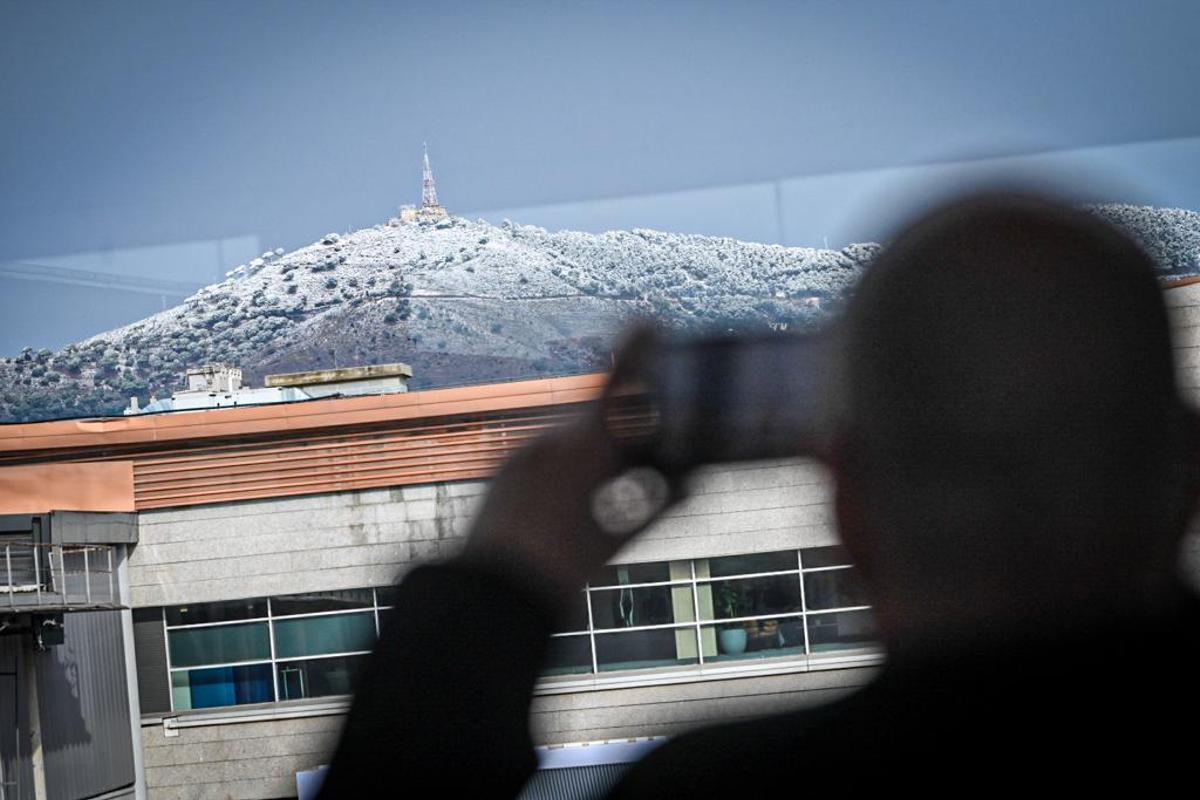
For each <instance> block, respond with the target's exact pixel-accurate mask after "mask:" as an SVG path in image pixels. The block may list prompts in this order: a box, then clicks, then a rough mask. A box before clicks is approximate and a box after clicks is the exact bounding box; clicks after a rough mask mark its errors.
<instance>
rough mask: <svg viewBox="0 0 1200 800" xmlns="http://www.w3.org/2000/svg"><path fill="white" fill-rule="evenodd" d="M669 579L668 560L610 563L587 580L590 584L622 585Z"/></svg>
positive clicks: (669, 568)
mask: <svg viewBox="0 0 1200 800" xmlns="http://www.w3.org/2000/svg"><path fill="white" fill-rule="evenodd" d="M669 580H671V565H670V562H668V561H654V562H651V563H649V564H612V565H609V566H607V567H605V568H604V569H602V570H600V571H599V572H597V573H596V576H595V577H594V578H593V579H592V580H591V581H589V583H591V585H592V586H624V585H625V584H628V583H656V582H658V581H669Z"/></svg>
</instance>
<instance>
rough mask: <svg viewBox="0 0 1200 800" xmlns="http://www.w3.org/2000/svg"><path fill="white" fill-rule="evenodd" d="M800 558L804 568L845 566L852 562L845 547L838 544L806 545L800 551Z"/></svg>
mask: <svg viewBox="0 0 1200 800" xmlns="http://www.w3.org/2000/svg"><path fill="white" fill-rule="evenodd" d="M800 560H801V562H803V564H804V568H805V569H814V568H816V567H845V566H849V565H850V564H852V563H854V562H852V561H851V560H850V554H849V553H847V552H846V548H844V547H842V546H841V545H838V544H833V545H829V546H828V547H806V548H804V549H803V550H801V551H800Z"/></svg>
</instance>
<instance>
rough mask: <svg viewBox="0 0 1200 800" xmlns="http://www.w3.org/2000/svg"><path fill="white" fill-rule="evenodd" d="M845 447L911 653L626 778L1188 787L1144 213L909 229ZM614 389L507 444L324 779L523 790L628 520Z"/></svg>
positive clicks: (1187, 718) (857, 517)
mask: <svg viewBox="0 0 1200 800" xmlns="http://www.w3.org/2000/svg"><path fill="white" fill-rule="evenodd" d="M840 328H841V329H840V340H841V350H840V352H841V358H840V359H839V363H840V364H841V370H840V373H841V379H840V381H839V382H838V387H837V389H836V391H835V395H834V397H833V399H834V401H835V402H833V403H832V404H831V405H832V407H834V408H836V409H838V414H837V417H836V419H834V420H833V421H832V423H831V437H830V441H831V444H830V447H829V450H828V452H827V453H825V454H824V457H825V458H826V460H827V461H828V462H829V463H830V465H831V467H832V469H833V471H834V475H835V478H836V485H837V503H836V505H837V520H838V526H839V530H840V533H841V536H842V538H843V541H844V543H845V545H846V547H847V548H848V549H849V550H850V552H851V554H852V556H853V557H854V561H855V563H856V564H857V565H858V568H859V569H860V571H861V573H862V576H863V578H864V581H865V582H866V584H867V586H868V588H869V590H870V591H871V593H872V597H873V600H874V607H875V613H876V618H877V622H878V628H879V631H880V635H881V638H882V640H883V644H884V645H885V647H886V650H887V660H886V664H885V666H884V667H883V669H882V670H881V672H880V675H879V677H878V678H877V679H876V680H875V681H873V682H872V683H871V684H870V685H869V686H868V687H866V688H865V689H863V690H861V691H859V692H857V693H856V694H854V695H851V696H850V697H847V698H846V699H844V700H841V701H839V702H836V703H833V704H830V705H828V706H825V707H822V708H819V709H814V710H810V711H802V712H794V713H787V714H781V715H778V716H773V717H767V718H762V719H758V720H753V721H750V722H743V723H737V724H733V725H725V726H719V727H715V728H711V729H707V730H703V731H698V732H695V733H692V734H688V735H684V736H680V737H677V738H676V739H674V740H672V741H671V742H669V743H667V744H666V745H664V746H662V747H661V748H659V749H658V750H656V751H655V752H654V753H652V754H651V755H650V756H649V757H648V758H647V759H645V760H644V761H642V762H641V763H639V764H638V765H636V766H635V767H634V768H633V769H632V770H631V771H630V773H629V774H628V775H627V776H626V778H625V780H624V781H623V782H622V784H621V785H620V786H619V787H618V788H617V790H616V792H615V796H617V797H696V796H714V797H715V796H719V797H731V796H756V795H767V794H769V793H774V792H776V791H780V790H785V791H788V792H791V793H796V792H805V791H846V790H854V789H871V790H886V791H895V790H897V789H900V788H904V789H906V790H912V789H914V788H915V789H918V790H922V791H926V790H933V791H935V792H939V793H944V792H946V791H947V790H951V791H954V792H956V793H963V792H972V793H975V792H979V791H981V790H988V789H996V788H1003V789H1006V790H1010V791H1011V790H1016V791H1033V790H1036V789H1043V788H1047V787H1063V788H1066V787H1071V788H1098V787H1101V786H1104V787H1111V786H1114V785H1116V783H1117V782H1118V781H1121V780H1127V779H1129V780H1133V781H1136V785H1137V786H1139V788H1141V789H1142V790H1143V791H1144V790H1146V789H1149V790H1151V791H1155V790H1168V789H1171V788H1174V786H1173V784H1170V783H1167V782H1166V781H1168V780H1169V779H1170V778H1172V777H1174V778H1178V777H1181V776H1184V775H1185V774H1186V773H1187V767H1188V761H1187V760H1186V758H1187V757H1188V756H1190V750H1191V747H1190V736H1189V735H1188V734H1187V733H1186V732H1185V731H1186V730H1187V728H1188V727H1189V726H1190V725H1191V724H1192V720H1193V719H1195V716H1194V715H1195V713H1196V712H1197V711H1200V708H1198V704H1197V702H1196V692H1195V691H1194V690H1193V688H1192V683H1193V681H1194V680H1195V673H1196V666H1197V662H1196V655H1197V650H1198V642H1200V612H1198V611H1197V607H1196V601H1195V600H1194V599H1193V597H1192V595H1191V594H1190V593H1189V592H1187V591H1186V590H1185V589H1184V588H1183V585H1182V583H1181V581H1180V578H1179V575H1178V568H1177V564H1178V549H1179V544H1180V540H1181V537H1182V535H1183V532H1184V529H1185V526H1186V524H1187V520H1188V516H1189V513H1190V511H1191V510H1192V508H1193V506H1194V502H1195V498H1196V496H1197V483H1198V481H1197V474H1198V470H1197V458H1196V454H1197V438H1198V437H1197V423H1196V419H1195V417H1194V415H1193V413H1192V412H1191V411H1190V410H1189V409H1188V408H1187V407H1186V406H1185V405H1184V403H1183V401H1182V400H1181V399H1180V397H1179V393H1178V390H1177V387H1176V383H1175V377H1174V368H1173V364H1172V357H1171V350H1170V343H1169V339H1168V331H1167V321H1166V314H1165V310H1164V307H1163V302H1162V298H1161V296H1160V290H1159V288H1158V285H1157V282H1156V280H1155V277H1154V272H1153V269H1152V265H1151V264H1150V262H1149V260H1148V258H1147V257H1146V256H1145V254H1144V253H1143V252H1142V251H1141V250H1140V249H1139V248H1138V247H1137V246H1136V245H1135V244H1133V243H1132V242H1131V241H1130V240H1129V239H1128V238H1127V237H1126V236H1124V235H1123V234H1121V233H1118V232H1117V231H1115V230H1113V229H1111V228H1109V227H1108V226H1106V225H1105V224H1103V223H1101V222H1099V221H1097V220H1095V219H1093V218H1091V217H1089V216H1087V215H1085V214H1082V213H1080V212H1077V211H1074V210H1071V209H1069V208H1066V207H1063V206H1060V205H1057V204H1054V203H1051V202H1047V201H1043V200H1039V199H1035V198H1030V197H1022V196H1012V195H980V196H976V197H972V198H968V199H966V200H963V201H960V202H958V203H955V204H952V205H949V206H946V207H943V208H941V209H939V210H936V211H934V212H932V213H930V214H928V215H927V216H926V217H924V218H923V219H921V220H920V221H918V222H917V223H915V224H914V225H913V226H911V227H910V228H908V229H907V230H905V231H904V232H902V233H901V234H900V235H899V236H898V237H896V238H895V239H894V241H893V242H892V244H891V245H890V246H889V247H888V248H887V249H886V251H885V252H884V253H883V255H882V256H881V257H880V258H879V259H878V261H877V262H876V263H875V264H874V265H873V266H872V267H871V269H870V270H869V271H868V274H867V275H866V276H865V277H864V279H863V280H862V282H861V284H860V285H859V287H858V288H857V291H856V293H855V296H854V298H853V300H852V302H851V303H850V306H849V308H848V310H847V313H846V315H845V318H844V319H843V320H842V321H841V325H840ZM619 371H620V367H618V372H619ZM600 420H601V417H600V415H599V413H595V414H592V415H591V416H589V417H588V418H587V419H585V420H584V421H582V422H580V423H579V424H577V425H574V426H572V427H570V428H569V429H566V430H563V431H561V432H558V433H556V434H554V435H552V436H549V437H547V438H545V439H543V440H542V441H540V442H539V443H538V444H536V445H535V446H534V447H533V448H531V449H530V450H528V451H526V452H524V453H523V454H521V455H520V456H518V457H517V458H516V459H514V460H513V462H512V463H511V464H510V465H509V466H508V467H507V468H506V469H505V470H503V471H502V472H501V474H500V475H499V476H498V477H497V479H496V481H495V483H494V484H493V487H492V490H491V493H490V494H489V497H488V499H487V501H486V503H485V506H484V508H483V509H482V511H481V514H480V517H479V520H478V522H477V524H476V528H475V530H474V532H473V533H472V535H471V537H470V540H469V542H468V544H467V547H466V550H465V552H464V553H463V555H462V556H460V557H459V558H458V559H456V560H454V561H452V562H450V563H448V564H445V565H441V566H430V567H423V568H420V569H418V570H415V571H414V572H413V573H412V574H411V575H410V576H409V577H408V578H407V579H406V580H405V581H404V582H403V583H402V585H401V589H400V598H399V599H398V600H397V603H396V605H397V608H398V613H397V614H396V615H395V619H393V620H391V622H390V623H389V624H388V626H387V627H386V629H385V631H384V634H383V637H382V639H381V641H380V644H379V648H378V651H377V654H376V657H375V658H374V659H373V661H372V663H371V665H370V667H369V668H368V670H367V672H366V675H365V676H364V679H363V682H362V684H361V686H360V689H359V694H358V697H357V699H356V702H355V707H354V710H353V711H352V713H351V716H350V719H349V722H348V726H347V730H346V733H345V736H344V738H343V741H342V744H341V747H340V749H339V752H338V756H337V759H336V760H335V762H334V766H333V770H332V772H331V776H330V779H329V782H328V784H327V791H328V793H329V794H330V795H331V796H332V795H337V796H368V795H370V794H371V793H372V792H384V791H388V792H391V791H394V790H395V789H396V788H397V787H399V786H402V785H406V784H408V782H409V781H411V780H416V779H418V776H419V779H420V780H423V781H431V783H429V784H428V785H429V786H430V787H432V788H431V789H430V790H429V792H428V793H429V794H432V795H437V794H446V795H453V794H468V795H471V796H499V797H503V796H511V795H513V794H514V793H516V792H517V791H518V790H519V787H520V786H521V785H522V783H523V781H524V780H525V779H527V777H528V776H529V774H530V773H531V772H532V770H533V768H534V766H535V761H534V757H533V754H532V748H531V743H530V739H529V732H528V712H529V704H530V698H531V693H532V688H533V683H534V680H535V679H536V676H537V674H538V671H539V668H540V664H541V659H542V656H543V654H544V652H545V641H546V637H547V635H548V633H549V631H550V630H551V626H552V624H553V620H554V619H555V617H556V615H557V613H558V611H559V609H561V608H564V607H565V605H566V601H567V598H570V597H573V596H576V593H577V592H578V591H579V590H580V589H581V588H582V586H583V585H584V582H585V581H586V579H587V577H588V576H589V575H590V574H592V573H593V572H594V571H595V569H596V568H597V567H598V566H599V565H600V564H602V563H603V562H604V561H605V560H606V559H608V558H610V557H611V556H612V555H613V554H614V552H615V551H616V549H617V548H618V547H619V545H620V542H617V541H615V540H614V539H613V537H611V536H608V535H605V534H603V533H601V532H600V530H599V529H598V528H597V526H596V524H595V522H594V521H593V520H592V518H591V514H590V512H589V505H590V498H591V496H592V494H593V492H594V491H595V490H596V489H597V487H599V486H600V485H602V484H603V483H604V482H605V481H606V480H608V479H609V478H611V477H612V476H614V475H617V474H618V473H620V472H621V471H622V470H623V469H624V468H626V467H627V466H628V465H626V464H624V463H623V462H622V460H621V457H620V452H619V450H618V449H617V448H616V447H615V446H614V444H613V443H612V441H611V440H610V439H609V438H608V436H607V434H606V433H605V432H604V428H603V425H602V424H601V421H600Z"/></svg>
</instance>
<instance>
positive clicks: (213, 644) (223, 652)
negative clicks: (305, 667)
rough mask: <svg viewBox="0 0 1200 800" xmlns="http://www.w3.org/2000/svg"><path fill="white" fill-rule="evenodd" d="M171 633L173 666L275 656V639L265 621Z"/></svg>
mask: <svg viewBox="0 0 1200 800" xmlns="http://www.w3.org/2000/svg"><path fill="white" fill-rule="evenodd" d="M169 634H170V635H169V637H168V643H169V644H170V654H171V666H172V667H193V666H199V665H201V664H228V663H232V662H235V661H257V660H259V659H266V658H270V657H271V637H270V634H269V633H268V632H267V623H265V622H246V623H243V624H240V625H214V626H213V627H211V628H183V629H180V630H173V631H170V632H169Z"/></svg>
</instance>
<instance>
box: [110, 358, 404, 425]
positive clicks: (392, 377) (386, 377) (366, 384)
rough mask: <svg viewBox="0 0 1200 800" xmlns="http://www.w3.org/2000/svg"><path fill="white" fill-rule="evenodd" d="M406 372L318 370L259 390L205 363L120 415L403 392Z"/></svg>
mask: <svg viewBox="0 0 1200 800" xmlns="http://www.w3.org/2000/svg"><path fill="white" fill-rule="evenodd" d="M411 377H412V367H410V366H409V365H408V364H400V363H396V364H371V365H367V366H362V367H342V368H339V369H319V370H310V371H307V372H288V373H283V374H279V375H268V376H267V377H266V380H265V381H264V384H265V385H264V386H261V387H251V386H246V385H244V384H243V383H242V371H241V370H240V369H239V368H237V367H232V366H229V365H227V364H206V365H205V366H203V367H197V368H194V369H189V370H188V371H187V388H186V389H184V390H182V391H178V392H175V393H174V394H172V395H171V397H170V398H169V399H166V400H159V399H156V398H154V397H151V398H150V402H149V403H147V404H146V405H145V406H139V405H138V399H137V398H136V397H131V398H130V401H129V407H128V408H126V409H125V416H131V415H134V414H156V413H158V412H160V411H200V410H203V409H209V408H223V407H226V406H257V405H265V404H268V403H295V402H298V401H300V400H315V399H317V398H319V397H351V396H355V395H364V394H389V393H392V392H405V391H408V379H409V378H411Z"/></svg>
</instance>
